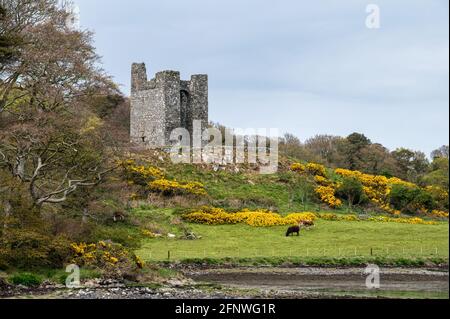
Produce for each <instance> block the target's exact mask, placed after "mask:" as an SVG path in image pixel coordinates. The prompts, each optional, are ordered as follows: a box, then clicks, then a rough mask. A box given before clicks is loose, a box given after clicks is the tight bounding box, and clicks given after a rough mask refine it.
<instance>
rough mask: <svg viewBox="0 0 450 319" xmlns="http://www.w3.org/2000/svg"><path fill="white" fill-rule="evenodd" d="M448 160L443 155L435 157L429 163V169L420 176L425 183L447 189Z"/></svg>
mask: <svg viewBox="0 0 450 319" xmlns="http://www.w3.org/2000/svg"><path fill="white" fill-rule="evenodd" d="M448 162H449V160H448V158H445V157H436V158H435V159H434V160H433V163H432V164H431V171H430V172H429V173H428V174H426V175H424V176H423V177H422V183H423V184H425V185H434V186H439V187H441V188H443V189H445V190H447V191H448V189H449V173H448V172H449V163H448Z"/></svg>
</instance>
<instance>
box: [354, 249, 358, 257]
mask: <svg viewBox="0 0 450 319" xmlns="http://www.w3.org/2000/svg"><path fill="white" fill-rule="evenodd" d="M355 256H358V254H357V253H356V247H355Z"/></svg>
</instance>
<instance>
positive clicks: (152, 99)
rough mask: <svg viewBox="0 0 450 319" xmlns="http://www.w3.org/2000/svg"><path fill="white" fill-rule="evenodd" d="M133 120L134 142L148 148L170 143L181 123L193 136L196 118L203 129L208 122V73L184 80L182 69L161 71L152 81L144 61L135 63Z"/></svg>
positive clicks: (132, 134) (132, 100)
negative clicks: (149, 78) (178, 70)
mask: <svg viewBox="0 0 450 319" xmlns="http://www.w3.org/2000/svg"><path fill="white" fill-rule="evenodd" d="M130 120H131V124H130V136H131V140H132V142H133V143H136V144H138V145H141V146H143V147H146V148H151V147H161V146H170V134H171V132H172V130H174V129H176V128H179V127H184V128H186V129H188V131H189V132H190V133H191V138H192V134H193V127H192V123H193V121H194V120H201V121H202V128H203V129H204V128H206V127H207V125H208V77H207V75H193V76H192V77H191V80H190V81H182V80H181V79H180V73H179V72H177V71H162V72H158V73H157V74H156V76H155V78H154V79H151V80H150V81H149V80H148V79H147V70H146V67H145V64H143V63H140V64H138V63H135V64H133V66H132V76H131V118H130Z"/></svg>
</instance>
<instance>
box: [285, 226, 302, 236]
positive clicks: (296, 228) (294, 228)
mask: <svg viewBox="0 0 450 319" xmlns="http://www.w3.org/2000/svg"><path fill="white" fill-rule="evenodd" d="M295 233H297V236H300V225H299V226H292V227H289V228H288V230H287V232H286V237H289V236H290V235H291V234H295Z"/></svg>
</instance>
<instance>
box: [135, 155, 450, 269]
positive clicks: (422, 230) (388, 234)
mask: <svg viewBox="0 0 450 319" xmlns="http://www.w3.org/2000/svg"><path fill="white" fill-rule="evenodd" d="M166 163H167V162H166ZM164 169H165V170H166V173H167V176H168V177H169V178H175V179H177V180H180V181H189V180H191V181H192V180H195V181H200V182H202V183H204V184H205V186H206V189H207V191H208V194H209V200H208V201H209V203H210V204H211V205H214V206H222V207H230V208H236V207H238V206H240V207H247V208H250V209H255V208H270V209H275V210H278V211H279V212H280V213H282V214H286V213H288V212H298V211H305V210H309V211H322V212H323V210H324V208H325V207H324V206H323V205H322V206H320V205H319V204H318V203H313V202H310V203H308V205H307V206H306V207H304V206H303V205H302V204H301V203H300V202H298V201H294V202H292V203H289V197H290V193H291V192H292V191H291V190H290V189H289V185H290V184H289V182H288V181H289V179H290V178H291V177H292V176H291V175H292V174H295V173H293V172H287V171H281V172H279V173H278V174H274V175H259V174H258V173H257V172H252V171H251V170H245V171H243V172H242V171H241V172H240V173H237V174H236V173H231V172H229V171H218V172H214V171H213V170H211V169H203V168H201V167H198V166H195V165H172V164H169V165H166V166H165V167H164ZM173 212H174V210H172V209H147V208H144V209H136V210H135V211H134V213H133V214H135V215H137V216H139V217H140V218H145V219H148V218H150V219H154V220H155V222H156V223H157V224H159V225H161V226H163V228H165V230H166V231H170V232H172V233H176V234H178V235H180V233H177V227H174V226H173V225H170V223H169V220H170V217H171V216H172V214H173ZM332 212H334V213H347V209H346V208H342V209H341V210H339V211H336V210H333V211H332ZM164 216H165V217H164ZM190 227H191V228H192V229H193V230H194V232H195V233H196V234H197V235H200V236H202V237H203V239H201V240H196V241H187V240H169V239H145V240H144V243H143V246H142V247H141V249H139V250H138V251H137V253H138V254H139V255H140V256H142V257H143V258H144V259H146V260H158V261H161V260H167V256H168V251H170V252H171V253H170V254H171V258H172V260H181V259H186V258H225V257H234V258H261V257H270V258H276V257H280V258H282V259H286V258H289V256H292V258H307V257H308V256H309V257H310V258H314V257H321V258H323V257H326V258H329V257H333V258H334V257H336V258H339V257H345V258H355V248H356V256H357V257H361V256H362V257H365V258H369V257H368V256H370V251H371V248H372V249H373V253H374V256H386V257H389V258H406V259H411V258H417V257H442V258H448V224H446V223H442V224H440V225H436V226H426V225H406V224H395V223H372V222H331V221H319V222H318V226H317V228H316V229H314V230H311V231H306V232H303V233H302V236H300V237H299V238H297V237H292V238H286V237H285V236H284V233H285V231H286V227H270V228H254V227H250V226H246V225H224V226H205V225H190ZM436 249H437V254H436Z"/></svg>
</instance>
